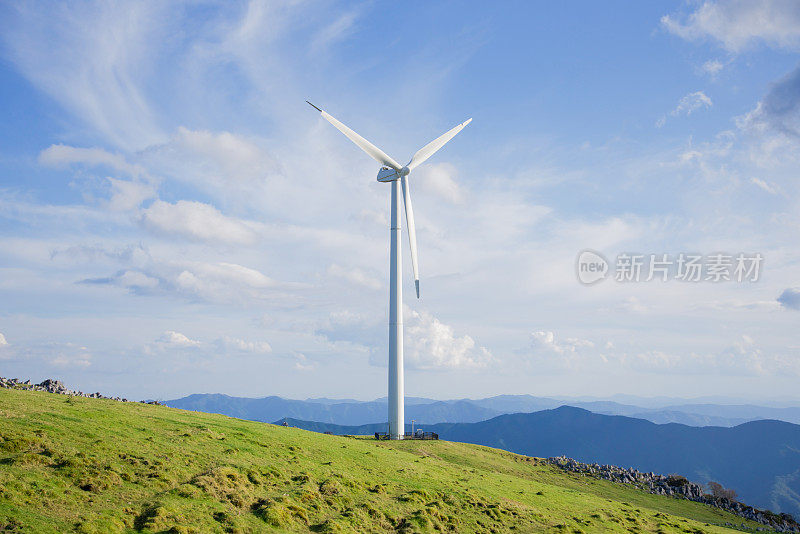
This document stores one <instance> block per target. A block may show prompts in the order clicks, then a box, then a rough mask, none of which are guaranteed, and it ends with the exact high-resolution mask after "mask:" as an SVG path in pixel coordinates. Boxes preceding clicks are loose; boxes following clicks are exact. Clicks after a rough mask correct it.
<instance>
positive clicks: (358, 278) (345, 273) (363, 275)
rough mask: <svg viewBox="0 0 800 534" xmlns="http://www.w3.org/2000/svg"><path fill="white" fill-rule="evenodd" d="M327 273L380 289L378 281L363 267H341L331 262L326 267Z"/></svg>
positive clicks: (370, 287) (355, 283) (352, 282)
mask: <svg viewBox="0 0 800 534" xmlns="http://www.w3.org/2000/svg"><path fill="white" fill-rule="evenodd" d="M328 274H329V275H331V276H335V277H336V278H342V279H344V280H347V281H348V282H350V283H351V284H354V285H357V286H363V287H366V288H369V289H380V288H381V283H380V281H379V280H378V279H377V278H376V277H375V276H374V275H373V274H368V273H367V272H366V271H364V270H363V269H359V268H357V267H350V268H347V267H342V266H340V265H337V264H335V263H334V264H332V265H331V266H330V267H328Z"/></svg>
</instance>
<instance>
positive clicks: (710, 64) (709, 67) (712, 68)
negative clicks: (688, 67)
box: [700, 59, 725, 78]
mask: <svg viewBox="0 0 800 534" xmlns="http://www.w3.org/2000/svg"><path fill="white" fill-rule="evenodd" d="M700 68H701V69H702V71H703V72H705V73H706V74H708V75H709V76H711V77H712V78H713V77H715V76H716V75H717V74H719V73H720V72H722V69H723V68H725V65H724V64H723V63H722V62H721V61H719V60H718V59H709V60H708V61H706V62H705V63H703V65H702V67H700Z"/></svg>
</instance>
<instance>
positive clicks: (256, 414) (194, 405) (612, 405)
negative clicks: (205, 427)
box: [166, 394, 800, 427]
mask: <svg viewBox="0 0 800 534" xmlns="http://www.w3.org/2000/svg"><path fill="white" fill-rule="evenodd" d="M166 404H167V405H169V406H174V407H176V408H184V409H188V410H196V411H202V412H209V413H219V414H224V415H230V416H233V417H239V418H242V419H251V420H255V421H267V422H269V421H274V420H276V419H279V418H281V417H295V418H297V419H302V420H306V421H321V422H323V423H334V424H340V425H362V424H369V423H378V422H383V421H386V412H387V407H386V406H387V405H386V398H385V397H383V398H381V399H376V400H374V401H358V400H354V399H328V398H318V399H307V400H291V399H284V398H281V397H264V398H260V399H252V398H244V397H231V396H228V395H221V394H198V395H189V396H188V397H183V398H181V399H175V400H171V401H167V402H166ZM564 404H568V405H570V406H575V407H576V408H584V409H586V410H589V411H591V412H594V413H599V414H605V415H624V416H628V417H636V418H640V419H647V420H648V421H652V422H654V423H659V424H661V423H680V424H684V425H689V426H726V427H732V426H736V425H739V424H741V423H744V422H747V421H754V420H759V419H777V420H781V421H787V422H790V423H798V424H800V408H797V407H793V408H775V407H765V406H753V405H745V404H741V405H714V404H682V405H681V404H677V405H672V406H668V407H662V408H652V409H651V408H645V407H642V406H636V405H631V404H622V403H618V402H614V401H597V400H592V401H580V402H579V401H571V402H564V401H561V400H558V399H554V398H549V397H534V396H532V395H498V396H496V397H489V398H485V399H459V400H446V401H437V400H434V399H428V398H424V397H406V420H407V421H410V420H411V419H415V420H417V421H419V422H421V423H423V424H424V423H441V422H451V423H472V422H477V421H483V420H485V419H490V418H492V417H494V416H497V415H501V414H508V413H530V412H538V411H541V410H549V409H553V408H556V407H558V406H562V405H564Z"/></svg>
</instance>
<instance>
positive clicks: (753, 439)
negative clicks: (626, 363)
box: [289, 406, 800, 517]
mask: <svg viewBox="0 0 800 534" xmlns="http://www.w3.org/2000/svg"><path fill="white" fill-rule="evenodd" d="M289 423H290V424H291V425H293V426H297V427H300V428H306V429H308V430H315V431H317V432H322V431H326V430H330V431H333V432H334V433H338V434H368V433H371V432H376V431H381V432H382V431H384V430H385V424H383V425H366V426H359V427H336V426H331V425H325V424H320V423H315V422H305V421H296V420H290V421H289ZM423 427H424V429H425V430H429V431H433V432H437V433H438V434H439V435H440V436H441V437H442V439H448V440H453V441H463V442H467V443H476V444H480V445H488V446H490V447H499V448H503V449H506V450H509V451H513V452H516V453H519V454H530V455H537V456H559V455H566V456H570V457H572V458H576V459H578V460H581V461H584V462H599V463H605V464H614V465H622V466H633V467H635V468H637V469H640V470H642V471H654V472H657V473H680V474H682V475H684V476H686V477H688V478H689V479H691V480H693V481H695V482H699V483H706V482H708V481H710V480H714V481H717V482H720V483H722V484H723V485H725V486H727V487H730V488H733V489H735V490H736V491H737V492H738V494H739V497H740V498H741V499H742V500H743V501H744V502H747V503H748V504H752V505H754V506H758V507H762V508H769V509H770V510H772V511H774V512H786V513H790V514H793V515H794V516H795V517H800V425H794V424H791V423H784V422H782V421H753V422H750V423H744V424H741V425H739V426H736V427H732V428H722V427H690V426H685V425H679V424H674V423H671V424H664V425H657V424H654V423H651V422H649V421H644V420H642V419H634V418H629V417H622V416H608V415H599V414H595V413H591V412H588V411H586V410H582V409H579V408H573V407H569V406H562V407H560V408H557V409H555V410H544V411H539V412H535V413H529V414H510V415H502V416H499V417H495V418H493V419H490V420H488V421H482V422H479V423H461V424H452V423H449V424H438V425H423Z"/></svg>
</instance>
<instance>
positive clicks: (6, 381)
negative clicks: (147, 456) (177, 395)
mask: <svg viewBox="0 0 800 534" xmlns="http://www.w3.org/2000/svg"><path fill="white" fill-rule="evenodd" d="M0 388H8V389H24V390H28V391H44V392H47V393H55V394H57V395H70V396H73V397H86V398H89V399H109V400H115V401H119V402H129V401H128V399H124V398H122V397H106V396H105V395H103V394H101V393H99V392H97V393H84V392H83V391H73V390H71V389H68V388H67V387H66V386H64V384H63V383H62V382H61V380H53V379H52V378H48V379H47V380H45V381H43V382H41V383H39V384H33V383H31V381H30V380H25V381H24V382H23V381H22V380H20V379H18V378H3V377H1V376H0ZM139 402H142V403H145V404H160V403H159V402H158V401H139Z"/></svg>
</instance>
